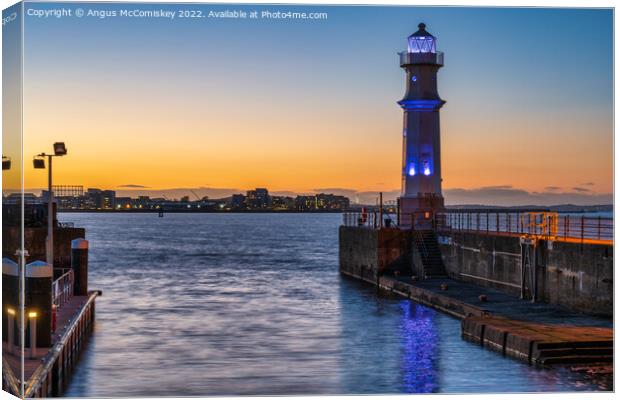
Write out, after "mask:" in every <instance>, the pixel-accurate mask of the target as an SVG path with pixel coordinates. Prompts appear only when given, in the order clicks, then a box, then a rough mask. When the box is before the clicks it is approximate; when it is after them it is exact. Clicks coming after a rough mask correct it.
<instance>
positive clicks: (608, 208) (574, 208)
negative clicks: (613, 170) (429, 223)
mask: <svg viewBox="0 0 620 400" xmlns="http://www.w3.org/2000/svg"><path fill="white" fill-rule="evenodd" d="M446 208H447V209H449V210H471V209H484V210H499V209H501V210H506V209H508V210H515V211H517V210H530V211H532V210H541V211H543V210H545V211H555V212H562V213H567V212H572V213H576V212H613V211H614V205H613V204H598V205H593V206H583V205H575V204H557V205H553V206H548V207H544V206H536V205H527V206H512V207H502V206H489V205H484V204H459V205H450V206H446Z"/></svg>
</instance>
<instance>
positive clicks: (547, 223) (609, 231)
mask: <svg viewBox="0 0 620 400" xmlns="http://www.w3.org/2000/svg"><path fill="white" fill-rule="evenodd" d="M436 220H437V221H438V222H439V223H438V224H437V229H438V230H441V231H469V232H484V233H490V234H510V235H530V236H537V237H541V238H546V239H549V240H560V241H572V242H574V241H579V242H582V243H601V244H611V243H613V240H614V236H613V232H614V224H613V222H614V221H613V218H609V217H601V216H599V217H586V216H578V215H568V214H565V215H561V214H559V213H554V212H544V211H525V212H522V211H502V212H493V211H489V212H484V211H483V212H478V211H446V212H440V213H437V216H436Z"/></svg>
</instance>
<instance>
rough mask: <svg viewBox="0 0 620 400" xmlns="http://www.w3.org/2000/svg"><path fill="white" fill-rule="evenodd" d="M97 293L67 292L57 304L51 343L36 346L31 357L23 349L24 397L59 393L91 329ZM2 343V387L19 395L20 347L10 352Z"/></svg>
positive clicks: (63, 387)
mask: <svg viewBox="0 0 620 400" xmlns="http://www.w3.org/2000/svg"><path fill="white" fill-rule="evenodd" d="M99 295H101V292H100V291H90V292H89V293H88V295H87V296H72V295H71V296H69V298H68V299H67V301H66V302H65V303H64V304H63V305H62V306H61V307H59V308H58V314H57V329H56V332H55V333H54V337H53V342H52V346H51V347H48V348H38V349H37V351H36V354H35V358H34V359H33V358H30V352H29V349H25V354H24V382H25V384H24V388H23V389H24V392H23V393H24V394H23V397H25V398H29V397H57V396H60V395H62V392H63V391H64V390H65V389H66V387H67V384H68V382H69V378H70V376H71V373H72V371H73V369H74V367H75V365H76V363H77V362H78V359H79V355H80V352H81V350H82V349H83V347H84V344H85V343H86V341H87V340H88V338H89V336H90V334H91V332H92V330H93V327H94V323H95V299H96V298H97V296H99ZM2 346H3V349H2V350H3V352H2V353H3V356H2V364H3V368H2V389H3V390H5V391H7V392H9V393H11V394H13V395H15V396H18V397H22V396H20V393H21V392H22V388H21V383H20V380H19V377H20V375H21V374H20V369H21V368H20V364H21V357H20V355H19V348H16V349H15V350H14V351H13V352H11V349H9V346H8V343H6V342H3V343H2Z"/></svg>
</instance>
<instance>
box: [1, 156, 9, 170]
mask: <svg viewBox="0 0 620 400" xmlns="http://www.w3.org/2000/svg"><path fill="white" fill-rule="evenodd" d="M8 169H11V158H10V157H7V156H2V170H3V171H6V170H8Z"/></svg>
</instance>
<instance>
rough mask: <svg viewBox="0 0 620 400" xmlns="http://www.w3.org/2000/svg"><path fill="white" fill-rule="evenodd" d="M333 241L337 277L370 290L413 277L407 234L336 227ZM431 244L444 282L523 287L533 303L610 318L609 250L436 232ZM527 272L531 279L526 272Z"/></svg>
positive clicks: (516, 290) (514, 291)
mask: <svg viewBox="0 0 620 400" xmlns="http://www.w3.org/2000/svg"><path fill="white" fill-rule="evenodd" d="M339 237H340V271H341V272H342V273H343V274H346V275H349V276H353V277H356V278H358V279H361V280H364V281H367V282H370V283H373V284H375V285H379V281H380V278H381V276H382V275H384V274H386V273H388V274H392V273H393V272H394V271H398V274H402V275H404V276H411V275H412V274H415V273H414V272H413V271H414V270H415V269H416V268H414V264H415V262H416V251H415V245H414V244H413V239H414V238H413V235H412V233H411V232H409V231H406V230H400V229H395V228H383V229H380V230H379V229H370V228H365V227H345V226H342V227H340V232H339ZM437 240H438V242H439V250H440V252H441V258H442V260H443V263H444V266H445V269H446V273H447V274H448V276H449V277H450V278H453V279H456V280H459V281H464V282H469V283H473V284H476V285H479V286H482V287H489V288H493V289H496V290H499V291H501V292H504V293H508V294H510V295H513V296H515V297H518V296H520V295H521V292H522V286H523V292H524V296H525V298H531V297H532V295H533V294H534V292H536V293H535V294H536V301H538V302H545V303H550V304H557V305H560V306H563V307H565V308H567V309H569V310H571V311H577V312H583V313H587V314H591V315H598V316H605V317H609V316H611V315H612V313H613V246H611V245H601V244H587V243H584V244H581V243H568V242H559V241H556V242H547V241H539V242H538V243H537V245H536V246H535V248H534V247H531V246H530V247H529V248H530V250H525V249H526V248H527V246H523V245H522V244H521V241H520V238H519V237H516V236H507V235H494V234H479V233H469V232H467V233H463V232H456V233H439V234H438V236H437ZM534 249H535V250H534ZM526 251H529V253H528V255H529V257H530V259H532V260H533V259H535V267H534V266H533V264H534V263H533V262H532V268H531V269H530V270H529V271H528V270H527V268H526V273H525V274H524V275H525V279H524V280H523V282H522V271H523V268H524V266H523V264H524V258H525V252H526ZM534 252H535V257H534ZM418 258H419V257H418ZM418 262H419V261H418ZM533 271H535V273H536V278H535V279H534V277H533V276H532V275H531V274H530V273H529V272H532V273H533Z"/></svg>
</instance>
